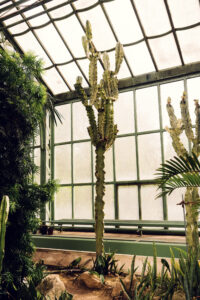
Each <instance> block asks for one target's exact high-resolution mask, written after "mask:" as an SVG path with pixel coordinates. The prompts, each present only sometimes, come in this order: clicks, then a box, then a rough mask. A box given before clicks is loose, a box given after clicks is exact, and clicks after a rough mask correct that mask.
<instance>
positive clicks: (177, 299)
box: [172, 291, 186, 300]
mask: <svg viewBox="0 0 200 300" xmlns="http://www.w3.org/2000/svg"><path fill="white" fill-rule="evenodd" d="M185 299H186V298H185V293H184V292H183V291H176V292H174V294H173V296H172V300H185Z"/></svg>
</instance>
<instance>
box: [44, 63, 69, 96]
mask: <svg viewBox="0 0 200 300" xmlns="http://www.w3.org/2000/svg"><path fill="white" fill-rule="evenodd" d="M42 77H43V79H44V81H45V82H46V84H47V86H48V87H49V88H50V90H51V91H52V92H53V94H54V95H57V94H61V93H65V92H67V91H69V89H68V87H67V85H66V84H65V82H64V81H63V79H62V78H61V77H60V75H59V74H58V71H57V70H56V69H55V68H51V69H49V70H46V71H45V73H44V74H43V75H42Z"/></svg>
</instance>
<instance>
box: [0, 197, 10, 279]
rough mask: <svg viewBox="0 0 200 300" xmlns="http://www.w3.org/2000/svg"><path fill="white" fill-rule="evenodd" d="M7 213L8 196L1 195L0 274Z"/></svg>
mask: <svg viewBox="0 0 200 300" xmlns="http://www.w3.org/2000/svg"><path fill="white" fill-rule="evenodd" d="M8 213H9V198H8V196H3V198H2V201H1V206H0V274H1V271H2V265H3V258H4V253H5V235H6V223H7V220H8Z"/></svg>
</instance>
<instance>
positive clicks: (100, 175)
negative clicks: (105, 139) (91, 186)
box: [95, 143, 105, 257]
mask: <svg viewBox="0 0 200 300" xmlns="http://www.w3.org/2000/svg"><path fill="white" fill-rule="evenodd" d="M104 153H105V145H104V144H101V143H99V144H98V145H97V146H96V172H95V175H96V199H95V234H96V256H97V257H98V256H101V255H102V254H103V252H104V247H103V234H104V201H103V197H104V194H105V182H104V180H105V171H104V159H105V157H104Z"/></svg>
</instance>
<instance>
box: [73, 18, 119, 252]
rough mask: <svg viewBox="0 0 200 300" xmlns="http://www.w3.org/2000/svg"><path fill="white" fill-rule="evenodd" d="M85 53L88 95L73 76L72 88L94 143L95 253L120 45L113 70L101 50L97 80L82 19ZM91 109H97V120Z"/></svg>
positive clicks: (100, 239)
mask: <svg viewBox="0 0 200 300" xmlns="http://www.w3.org/2000/svg"><path fill="white" fill-rule="evenodd" d="M82 43H83V48H84V50H85V54H86V56H87V57H88V59H89V61H90V62H89V83H90V99H88V98H87V95H86V93H85V91H84V89H83V87H82V85H81V82H82V79H81V78H80V77H78V78H77V81H76V84H75V89H76V91H77V93H78V96H79V97H80V99H81V101H82V103H83V105H84V106H85V108H86V111H87V116H88V119H89V124H90V126H89V127H88V133H89V135H90V138H91V142H92V144H93V145H94V146H95V153H96V169H95V176H96V199H95V234H96V256H97V257H98V256H101V255H102V254H103V253H104V247H103V234H104V201H103V197H104V194H105V171H104V167H105V165H104V161H105V157H104V154H105V151H107V150H108V149H109V148H110V147H111V146H112V144H113V142H114V140H115V138H116V136H117V132H118V130H117V125H115V124H114V111H113V102H114V101H116V100H117V98H118V80H117V77H116V75H117V73H118V72H119V69H120V66H121V63H122V61H123V56H124V54H123V48H122V45H121V44H120V43H118V44H117V46H116V50H115V60H116V61H115V71H111V70H110V61H109V56H108V54H107V53H104V54H103V65H104V69H105V70H104V73H103V77H102V79H101V80H100V83H99V84H98V81H97V61H98V59H99V58H100V54H99V53H98V52H97V51H96V50H95V49H94V46H93V43H92V29H91V25H90V23H89V21H87V22H86V36H85V37H83V38H82ZM94 109H96V110H97V120H96V118H95V113H94Z"/></svg>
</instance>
